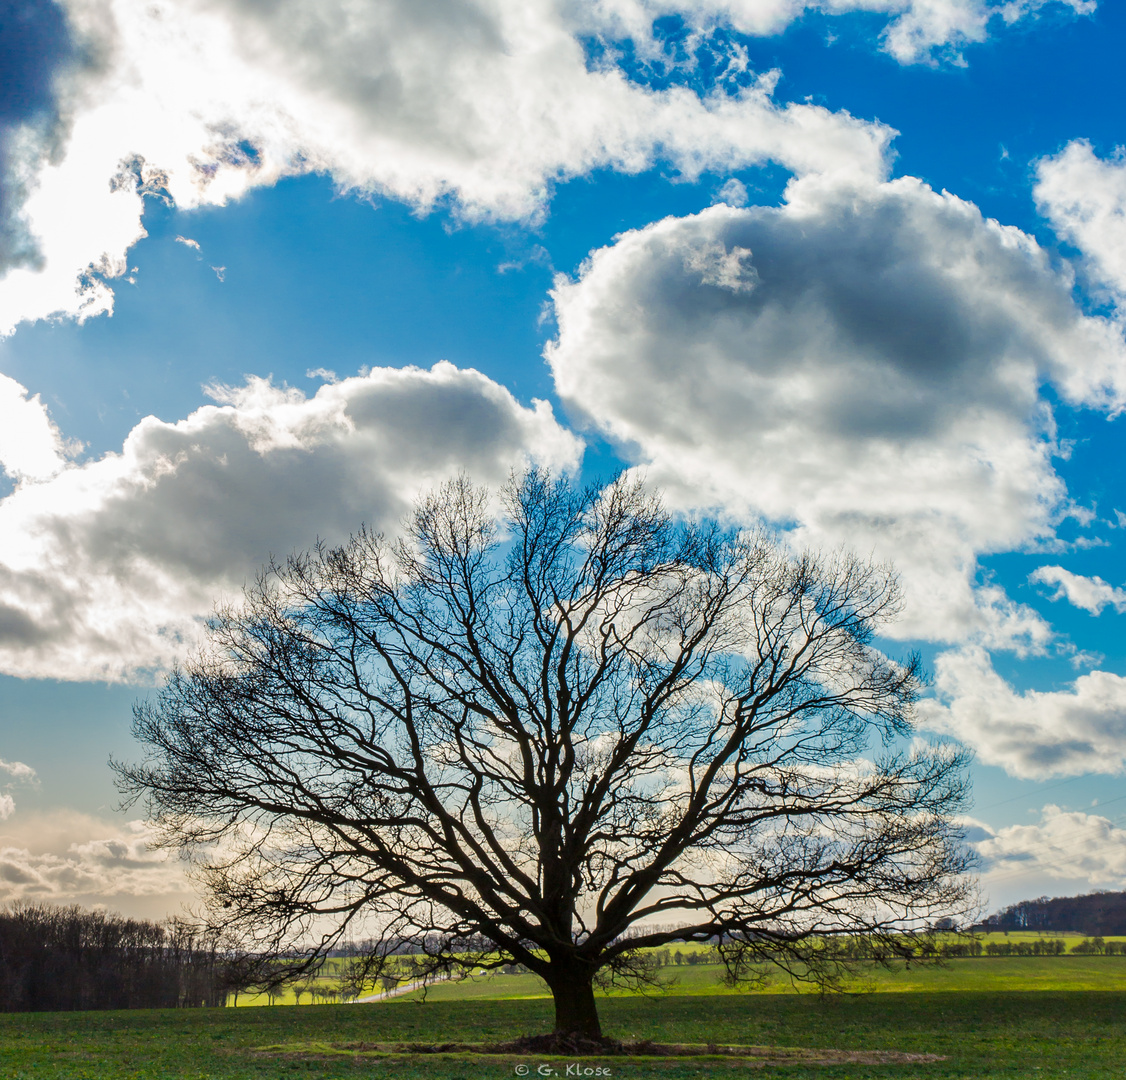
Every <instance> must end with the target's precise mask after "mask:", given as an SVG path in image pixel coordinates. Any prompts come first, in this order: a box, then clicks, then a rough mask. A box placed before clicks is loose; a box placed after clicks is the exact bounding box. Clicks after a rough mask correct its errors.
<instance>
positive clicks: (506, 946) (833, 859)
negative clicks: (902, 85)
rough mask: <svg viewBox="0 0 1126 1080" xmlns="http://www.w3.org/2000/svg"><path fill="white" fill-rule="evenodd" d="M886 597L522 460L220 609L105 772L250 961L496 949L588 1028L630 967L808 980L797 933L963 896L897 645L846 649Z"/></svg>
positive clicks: (914, 671)
mask: <svg viewBox="0 0 1126 1080" xmlns="http://www.w3.org/2000/svg"><path fill="white" fill-rule="evenodd" d="M898 603H899V593H898V589H897V585H896V579H895V576H894V574H893V573H892V571H891V570H890V569H889V568H888V567H886V566H882V565H877V564H873V563H871V562H865V561H863V560H860V559H857V558H855V557H853V556H851V555H848V554H843V553H836V554H832V555H827V556H822V555H817V554H812V553H807V554H801V555H792V554H790V553H789V551H788V549H787V548H785V547H784V546H782V545H781V544H779V543H778V542H776V541H775V540H774V539H772V538H771V537H770V536H769V535H768V534H766V533H764V532H761V531H758V532H756V531H751V532H730V531H724V530H723V529H721V528H719V527H717V526H715V525H710V524H703V525H696V524H685V523H678V522H677V521H675V520H674V519H673V518H671V517H670V515H669V514H668V513H667V512H666V511H665V510H664V508H663V507H662V505H661V503H660V501H659V499H658V498H657V497H655V496H653V495H651V494H648V493H647V492H646V491H645V490H644V489H643V488H642V487H641V486H639V485H637V484H635V483H633V482H631V481H629V480H625V479H621V480H618V481H616V482H614V483H612V484H610V485H609V486H608V487H606V488H603V489H598V488H594V487H591V488H586V489H579V488H576V487H574V486H572V485H571V484H569V483H567V482H565V481H556V480H553V479H552V478H550V477H549V476H547V475H545V474H543V473H541V472H538V471H531V472H529V473H527V474H526V475H524V476H523V477H519V478H516V479H514V480H513V482H512V483H511V484H510V485H509V486H508V487H507V488H506V489H505V490H504V491H503V492H502V493H501V497H500V514H499V519H498V514H497V511H496V503H495V502H494V501H492V499H491V497H490V495H489V493H488V492H486V491H483V490H479V489H476V488H474V487H473V486H472V485H471V484H469V483H468V482H467V481H465V480H461V479H459V480H456V481H453V482H451V483H449V484H448V485H446V486H445V487H443V488H442V489H441V490H439V491H437V492H436V493H434V494H432V495H430V496H428V497H426V498H424V499H422V500H421V501H420V502H419V503H418V505H417V506H416V508H415V510H414V512H413V515H412V516H411V517H410V519H409V520H408V521H407V522H406V523H405V531H404V533H403V535H402V537H401V538H400V539H397V540H389V539H387V538H385V537H383V536H380V535H373V534H371V533H369V532H366V531H361V532H360V533H359V534H358V535H357V536H356V537H354V538H353V539H352V540H351V541H350V542H349V543H348V544H346V545H344V546H343V547H339V548H324V547H321V548H318V549H316V550H315V551H314V552H312V553H311V554H304V555H297V556H294V557H292V558H290V559H289V560H287V561H286V562H285V563H284V564H280V565H272V566H270V568H269V569H268V570H267V571H266V572H265V573H264V574H263V575H262V576H261V578H260V579H259V580H258V582H257V583H256V584H255V585H254V587H253V588H251V589H250V590H249V591H248V592H247V594H246V596H245V599H244V600H243V601H242V603H240V604H238V605H235V606H231V607H228V608H225V609H223V610H222V611H220V612H219V613H218V615H217V616H216V617H215V618H214V620H213V621H212V623H211V625H210V629H209V632H208V635H207V643H206V645H205V646H204V648H203V649H202V651H201V652H200V653H199V654H198V655H197V656H196V657H195V658H194V659H192V660H190V661H189V662H188V663H187V664H185V666H184V667H183V668H181V669H180V670H177V671H175V672H174V673H173V674H172V676H171V677H170V678H169V680H168V683H167V685H166V687H165V689H164V691H163V693H162V694H161V695H160V697H159V698H158V699H157V700H156V701H153V702H151V703H146V704H142V705H140V706H138V707H137V709H136V723H135V732H136V735H137V737H138V738H139V739H140V741H141V742H142V744H143V745H144V746H145V747H146V749H147V752H148V755H149V756H148V758H147V759H146V760H145V761H143V762H142V763H140V764H136V765H122V766H118V768H119V773H120V779H121V784H122V786H123V790H124V791H125V793H126V794H127V795H128V796H129V797H130V798H133V799H136V798H142V797H143V798H145V799H147V803H148V812H149V814H150V816H151V817H152V818H153V819H154V820H155V821H156V822H157V824H158V826H159V828H160V830H161V836H162V838H163V843H164V844H165V845H167V846H169V847H173V848H179V849H180V850H181V851H182V852H183V853H185V854H186V855H187V856H188V857H189V859H190V860H191V863H192V865H193V866H194V870H195V873H196V875H197V877H198V878H199V880H200V881H201V882H202V884H203V886H204V887H205V890H206V893H207V895H208V897H209V903H210V912H211V916H212V919H213V921H214V922H215V923H216V924H217V925H218V926H222V927H224V928H228V929H241V930H242V931H243V932H244V934H245V935H246V936H247V938H248V940H251V941H252V942H253V943H255V947H256V948H257V949H258V950H259V951H260V952H261V954H262V955H264V956H274V957H282V956H287V955H292V954H293V951H294V950H295V949H297V948H304V949H305V954H304V962H306V963H309V964H312V963H314V962H315V961H316V959H317V958H318V957H320V956H323V955H324V954H325V953H327V952H328V951H329V950H330V949H332V948H333V947H334V946H335V945H336V944H337V943H339V942H340V941H341V940H342V939H343V938H344V937H346V936H348V935H352V934H353V932H354V931H356V932H357V933H358V936H365V935H368V934H374V937H373V938H372V939H371V945H370V948H368V949H367V952H366V957H365V962H366V963H367V965H368V966H367V969H366V970H367V973H368V974H369V975H372V974H378V971H379V967H380V965H381V964H385V963H386V962H387V960H388V957H389V955H390V953H391V952H392V951H393V950H394V949H396V948H399V949H401V948H402V947H403V943H404V942H409V943H412V944H411V950H412V951H413V952H415V953H416V954H417V955H418V956H419V957H421V959H420V961H419V963H420V965H421V967H420V973H421V974H422V975H423V976H425V977H437V976H440V975H441V974H442V973H449V972H452V971H455V970H458V969H466V970H468V969H476V968H486V969H493V968H499V967H502V966H504V965H507V964H511V963H520V964H522V965H523V966H524V967H525V968H527V969H529V970H531V971H532V972H535V973H536V974H537V975H539V976H541V977H542V978H543V979H544V980H545V981H546V982H547V984H548V986H549V987H550V988H551V991H552V994H553V996H554V1000H555V1027H556V1031H557V1032H559V1033H561V1034H579V1035H583V1036H586V1037H594V1038H597V1037H600V1027H599V1020H598V1013H597V1008H596V1002H595V997H594V986H595V982H596V977H597V978H598V980H599V982H606V981H610V982H616V981H625V982H634V983H636V982H639V981H640V982H644V981H646V980H648V979H651V978H653V977H654V972H655V970H656V969H655V966H654V965H652V964H648V963H645V962H642V961H641V960H639V957H640V956H641V953H640V950H647V949H652V948H654V947H664V946H666V945H668V944H669V943H672V942H710V941H717V942H719V943H720V944H719V945H718V952H719V955H720V958H721V959H722V960H723V962H724V964H725V965H727V969H728V972H729V973H730V974H731V976H732V977H733V978H743V977H746V976H748V975H749V974H751V973H752V969H754V968H755V966H756V965H758V964H760V963H763V962H774V963H779V964H783V965H784V966H786V967H787V969H788V970H790V971H791V972H793V973H796V974H798V975H800V976H802V977H825V975H826V972H827V971H828V969H829V968H830V967H831V965H832V963H835V962H836V961H835V960H833V961H831V957H832V956H839V955H841V953H840V951H838V952H836V953H833V952H832V951H831V950H827V949H824V948H822V947H821V943H822V942H823V940H824V938H825V936H826V935H829V936H832V935H837V936H842V937H847V936H849V935H856V934H863V935H866V936H867V937H868V939H869V940H871V941H876V940H882V941H884V942H886V943H887V944H888V947H889V948H895V947H897V945H896V943H897V942H902V940H903V939H902V937H901V935H902V934H903V933H904V932H908V931H911V930H912V929H915V928H919V929H923V928H925V927H926V926H927V925H929V924H930V923H931V922H933V920H934V919H935V918H939V917H942V916H945V915H956V914H958V913H959V912H960V911H962V910H963V909H964V907H965V906H966V903H967V898H968V892H967V888H966V885H965V882H964V880H963V876H962V874H963V870H964V869H965V866H966V855H965V851H964V848H963V845H962V843H961V835H960V832H959V829H958V826H957V825H956V823H955V820H956V819H955V817H954V815H955V813H956V812H957V811H958V810H959V809H960V808H961V807H962V806H963V800H964V796H965V778H964V769H963V765H964V759H963V756H962V754H961V753H959V752H958V751H956V750H952V749H949V748H947V747H934V748H925V747H922V746H921V745H919V744H918V743H917V742H912V740H911V736H912V734H913V727H912V712H913V706H914V704H915V700H916V697H917V695H918V692H919V687H920V682H919V667H918V662H917V659H915V658H907V659H906V660H904V661H902V662H896V661H893V660H890V659H888V658H887V657H886V656H885V655H884V654H883V653H882V652H881V651H880V649H879V648H877V647H876V645H875V643H874V634H875V633H876V632H877V631H878V630H879V628H880V627H881V626H882V625H883V624H885V623H886V622H887V621H888V620H889V619H890V618H891V617H892V616H894V614H895V613H896V611H897V608H898ZM692 958H693V957H692V956H691V955H690V959H692ZM681 959H682V958H681V954H680V953H679V952H677V953H674V954H673V960H674V961H675V962H678V963H679V962H680V961H681ZM284 966H285V965H278V964H275V966H274V967H273V969H272V970H273V972H274V973H275V976H276V975H277V974H278V972H280V971H281V970H282V969H283V967H284ZM353 985H355V984H353Z"/></svg>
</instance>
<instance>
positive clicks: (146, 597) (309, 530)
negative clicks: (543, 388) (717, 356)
mask: <svg viewBox="0 0 1126 1080" xmlns="http://www.w3.org/2000/svg"><path fill="white" fill-rule="evenodd" d="M212 394H213V396H214V397H215V398H216V399H217V401H218V404H217V405H213V406H206V407H204V408H201V409H199V410H197V411H196V412H194V413H192V415H191V416H189V417H188V418H187V419H185V420H181V421H179V422H178V423H167V422H164V421H161V420H158V419H156V418H155V417H148V418H147V419H145V420H143V421H141V423H140V424H138V425H137V426H136V427H135V428H134V429H133V431H132V432H131V433H130V434H129V437H128V438H127V439H126V441H125V444H124V446H123V448H122V450H121V452H120V453H114V454H107V455H106V456H105V457H103V458H101V459H99V460H97V461H91V462H88V463H86V464H83V465H80V466H77V465H76V466H72V467H70V468H67V469H65V470H63V471H62V472H60V473H59V474H58V475H56V476H54V477H53V478H51V479H49V480H45V481H43V482H40V483H35V484H24V485H22V486H21V487H19V488H18V489H17V490H16V491H15V492H13V493H12V494H11V495H10V496H8V498H7V499H5V500H3V501H2V502H0V671H3V672H5V673H8V674H15V675H21V676H33V677H45V678H46V677H49V678H64V679H122V678H128V677H130V676H133V675H136V674H137V673H138V672H141V671H144V670H145V669H155V668H160V667H163V666H164V665H167V664H168V663H170V662H171V661H172V660H174V659H175V658H176V657H177V656H178V655H180V653H181V652H182V650H183V648H184V646H185V643H186V642H188V641H190V640H192V639H193V638H194V635H195V634H196V632H197V631H198V628H199V625H200V620H201V618H203V617H205V616H207V615H208V614H209V613H210V611H211V609H212V606H213V604H214V602H215V600H216V597H217V595H219V594H220V593H222V592H224V591H231V590H237V589H239V588H241V586H242V584H243V583H244V582H246V581H249V580H250V579H252V578H253V575H254V573H255V571H256V569H257V567H259V566H260V565H261V564H262V563H263V562H264V561H265V560H266V559H267V558H268V557H269V556H270V555H271V553H273V554H276V555H278V556H280V557H284V556H285V555H287V554H289V553H290V552H291V551H293V550H295V549H304V548H307V547H309V546H311V545H312V543H313V542H314V541H315V540H316V539H317V538H318V537H321V538H324V539H326V540H329V541H339V540H342V539H343V538H345V537H346V536H347V535H348V534H349V533H351V532H352V531H354V530H355V529H356V528H357V527H358V526H359V524H360V523H361V522H367V523H368V524H369V525H370V526H372V527H374V528H377V529H394V528H395V526H396V525H397V523H398V521H399V519H400V517H401V516H402V514H403V513H404V512H405V510H406V509H407V508H408V506H409V504H410V501H411V500H412V499H413V498H414V497H415V496H416V495H417V494H418V493H419V492H420V491H421V490H423V489H425V488H427V487H430V486H433V485H434V484H437V483H439V482H441V481H443V480H445V479H447V478H448V477H449V476H450V475H452V474H454V473H456V472H458V471H459V470H460V471H464V472H466V473H467V474H469V475H470V476H471V477H473V478H474V479H475V480H477V481H478V482H487V483H496V482H498V481H500V480H503V479H504V478H505V477H506V476H507V474H508V472H509V470H510V469H512V468H514V467H516V468H518V467H520V465H521V464H522V463H524V462H526V461H529V460H534V461H538V462H540V463H542V464H544V465H545V466H547V467H549V468H551V469H554V470H566V469H572V468H574V467H576V466H577V463H578V460H579V457H580V455H581V451H582V444H581V442H580V441H579V440H578V439H577V438H576V437H575V436H574V435H572V434H571V433H569V432H567V431H565V430H564V429H563V428H561V427H560V426H559V424H558V423H557V422H556V420H555V418H554V417H553V415H552V411H551V407H550V406H549V405H548V404H546V403H545V402H538V401H537V402H535V403H534V406H533V407H531V408H526V407H524V406H522V405H520V404H519V403H518V402H517V401H516V400H515V399H514V398H513V397H512V395H511V394H510V393H509V392H508V391H507V390H505V389H504V388H503V387H500V386H498V385H497V384H496V383H494V382H492V381H491V380H489V379H487V378H486V377H485V376H483V375H480V374H478V373H477V372H475V371H471V370H469V371H462V370H458V369H457V368H455V367H453V366H452V365H450V364H447V363H441V364H437V365H435V367H433V368H432V369H430V370H429V371H423V370H420V369H417V368H406V369H390V368H377V369H375V370H373V371H371V372H370V373H368V374H367V375H364V376H361V377H356V378H351V379H343V380H341V381H339V382H337V383H334V384H325V385H323V386H321V387H320V388H319V389H318V391H317V392H316V394H315V395H314V396H313V397H306V396H305V395H304V394H302V393H301V392H300V391H297V390H293V389H283V388H278V387H275V386H273V385H271V384H270V383H268V382H266V381H264V380H261V379H251V380H250V381H249V382H248V383H247V385H245V386H242V387H236V388H229V387H215V388H212Z"/></svg>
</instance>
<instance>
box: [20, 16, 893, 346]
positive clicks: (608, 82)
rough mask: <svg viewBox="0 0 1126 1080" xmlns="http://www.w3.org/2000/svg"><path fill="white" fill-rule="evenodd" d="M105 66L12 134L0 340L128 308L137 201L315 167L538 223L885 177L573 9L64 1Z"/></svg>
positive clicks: (872, 132)
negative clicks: (588, 191)
mask: <svg viewBox="0 0 1126 1080" xmlns="http://www.w3.org/2000/svg"><path fill="white" fill-rule="evenodd" d="M64 6H65V7H66V9H67V11H68V13H69V16H70V20H71V24H72V27H73V29H74V33H75V35H76V37H77V38H78V39H79V40H80V41H81V42H83V43H84V52H83V55H85V56H86V57H88V58H91V59H90V62H88V63H87V64H86V65H85V66H84V67H81V68H79V69H75V70H74V71H73V72H72V73H71V75H70V77H69V79H68V78H64V77H61V76H60V79H59V80H58V82H59V123H58V124H57V125H56V127H55V128H54V129H52V130H51V131H50V132H44V131H43V130H42V129H41V128H32V127H27V128H26V130H23V129H21V132H17V135H18V136H19V137H16V136H13V140H12V147H13V150H12V154H11V160H12V161H13V162H14V164H13V165H12V168H13V169H15V170H17V171H19V172H20V174H21V176H23V177H24V179H25V181H26V182H25V183H23V184H22V186H21V188H20V190H23V191H25V192H26V193H27V197H26V200H25V202H24V205H23V208H22V211H21V220H23V221H24V222H25V225H26V228H27V230H28V232H29V235H30V237H31V240H32V241H33V242H34V244H35V245H36V246H37V247H38V249H39V253H40V259H39V260H38V262H37V263H35V264H34V265H33V264H27V263H26V260H25V261H24V264H21V265H14V266H12V267H10V268H8V272H7V277H6V280H5V281H4V282H3V283H2V284H0V334H2V333H9V332H11V330H12V328H13V327H14V326H15V325H16V324H17V323H18V322H19V321H20V320H22V319H37V318H43V317H45V316H47V315H49V314H52V313H63V314H68V315H72V316H75V317H78V318H87V317H90V316H92V315H96V314H101V313H104V312H107V311H110V310H111V309H112V304H113V293H112V287H111V284H110V283H109V282H111V281H112V279H113V278H114V277H115V276H118V275H120V274H122V273H124V271H125V269H126V261H125V260H126V253H127V251H128V249H129V247H130V246H131V245H133V244H134V243H136V242H137V240H139V239H140V238H141V237H143V236H144V235H145V231H144V227H143V224H142V209H143V207H142V203H143V198H142V195H143V193H145V192H148V193H150V194H154V195H158V196H159V197H163V198H169V199H173V200H174V201H175V202H176V204H177V205H179V206H180V207H182V208H190V207H195V206H199V205H203V204H223V203H225V202H226V201H227V200H229V199H232V198H237V197H238V196H239V195H241V194H242V193H244V192H245V191H246V190H248V189H249V188H251V187H254V186H257V185H262V184H273V183H275V182H276V181H277V180H278V179H279V178H280V177H283V176H286V175H293V174H298V173H304V172H309V171H313V170H317V171H323V172H329V173H331V174H332V176H333V178H334V179H335V181H336V183H337V184H338V186H339V187H340V188H341V189H344V190H353V191H359V192H364V193H383V194H386V195H389V196H391V197H394V198H397V199H402V200H405V201H407V202H409V203H411V204H413V205H416V206H418V207H420V208H427V207H430V206H432V205H433V204H434V203H435V202H436V201H437V200H439V199H443V198H449V199H450V200H452V201H453V202H454V203H455V204H456V206H457V208H458V210H459V212H460V213H462V214H463V215H466V216H469V217H478V218H480V217H493V218H528V217H535V216H536V215H537V214H539V213H541V212H542V211H543V209H544V207H545V205H546V202H547V200H548V198H549V195H550V189H551V186H552V184H553V183H555V182H557V181H560V180H564V179H566V178H568V177H573V176H577V175H584V174H587V173H589V172H590V171H592V170H594V169H598V168H611V169H618V170H622V171H625V172H637V171H640V170H644V169H647V168H649V167H651V166H652V165H653V164H654V163H655V162H656V161H658V160H662V161H666V162H668V163H670V164H671V165H672V167H673V168H675V169H677V170H679V171H680V172H681V173H683V174H684V175H686V176H694V175H697V174H698V173H699V172H700V171H701V170H703V169H714V170H718V171H731V170H734V169H737V168H742V167H746V166H749V165H753V164H757V163H763V162H766V161H776V162H779V163H780V164H781V165H783V166H784V167H785V168H787V169H790V170H792V171H794V172H796V173H799V174H807V173H815V172H831V173H836V172H840V171H844V172H846V173H849V174H863V175H882V174H883V172H884V171H885V169H886V150H887V144H888V141H889V139H890V136H891V134H892V133H891V131H890V130H889V129H888V128H886V127H884V126H882V125H879V124H874V123H866V122H863V121H860V120H857V119H854V118H853V117H851V116H849V115H848V114H847V113H832V112H830V111H829V110H827V109H825V108H822V107H820V106H814V105H809V104H789V105H780V104H777V103H776V102H775V101H774V100H773V98H772V91H773V85H774V77H773V76H772V75H769V74H768V75H766V76H764V77H763V78H762V79H760V80H758V81H757V82H755V83H753V84H752V85H751V86H749V87H746V88H743V89H740V90H733V91H732V92H730V93H728V92H725V91H721V90H717V91H716V92H715V93H713V94H711V95H709V96H707V97H704V98H701V97H700V96H698V95H697V94H696V93H694V92H693V91H691V90H689V89H687V88H685V87H671V88H669V89H666V90H662V91H654V90H651V89H648V88H646V87H644V86H642V85H639V84H637V83H635V82H631V81H630V80H629V79H628V78H627V77H626V76H625V75H624V74H623V72H622V71H620V70H619V69H618V68H616V67H614V66H613V65H610V64H607V65H594V64H590V63H588V58H587V55H586V53H585V51H584V47H583V44H582V41H581V40H580V36H579V28H578V26H577V25H576V24H574V23H573V22H572V21H571V20H570V18H569V14H568V13H569V12H570V11H571V5H569V4H565V3H561V2H558V0H477V2H471V0H432V2H429V3H420V2H419V0H388V2H386V3H380V4H355V3H350V2H348V0H315V2H314V0H280V2H278V3H273V4H261V3H258V2H255V0H157V2H145V3H140V2H138V0H66V3H65V5H64Z"/></svg>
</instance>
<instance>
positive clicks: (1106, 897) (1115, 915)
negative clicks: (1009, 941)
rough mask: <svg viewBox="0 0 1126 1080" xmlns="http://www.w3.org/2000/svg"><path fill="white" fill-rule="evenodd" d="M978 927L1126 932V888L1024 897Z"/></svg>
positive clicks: (1094, 932)
mask: <svg viewBox="0 0 1126 1080" xmlns="http://www.w3.org/2000/svg"><path fill="white" fill-rule="evenodd" d="M975 929H977V930H1032V931H1050V932H1053V933H1065V932H1069V931H1070V932H1072V933H1077V934H1087V935H1089V936H1099V935H1102V936H1106V935H1110V934H1115V935H1117V934H1126V892H1097V893H1089V894H1088V895H1086V896H1055V897H1048V896H1041V897H1040V898H1039V899H1038V900H1022V901H1021V902H1020V903H1019V904H1011V905H1010V906H1009V907H1007V908H1005V909H1004V910H1003V911H998V912H997V914H996V915H990V916H989V918H988V919H986V920H985V921H984V922H982V923H980V924H979V925H978V926H977V927H975Z"/></svg>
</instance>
